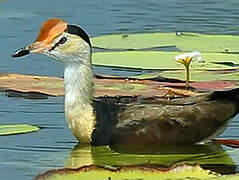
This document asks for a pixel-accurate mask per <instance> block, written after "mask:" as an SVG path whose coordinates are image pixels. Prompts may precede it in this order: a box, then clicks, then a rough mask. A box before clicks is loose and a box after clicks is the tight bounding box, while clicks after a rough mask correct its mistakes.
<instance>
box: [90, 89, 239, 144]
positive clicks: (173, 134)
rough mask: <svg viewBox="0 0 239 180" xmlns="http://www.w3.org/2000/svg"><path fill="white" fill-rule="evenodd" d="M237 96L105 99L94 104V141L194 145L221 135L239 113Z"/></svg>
mask: <svg viewBox="0 0 239 180" xmlns="http://www.w3.org/2000/svg"><path fill="white" fill-rule="evenodd" d="M238 95H239V89H234V90H231V91H217V92H214V93H207V94H203V95H198V96H193V97H188V98H182V99H175V100H170V101H168V100H164V99H161V100H159V99H157V100H150V101H149V100H146V99H135V98H128V99H123V98H122V99H121V100H120V101H119V102H112V101H109V99H107V98H106V99H105V100H104V101H102V100H101V101H100V103H97V104H98V106H97V105H96V111H97V121H98V122H99V123H98V124H99V125H100V126H97V128H96V132H98V133H95V135H96V134H97V138H93V140H94V142H95V143H96V144H118V145H124V146H126V145H128V146H138V147H139V146H157V145H158V146H171V145H185V144H194V143H197V142H200V141H203V140H206V139H208V138H212V137H214V136H217V135H219V134H220V133H221V132H223V130H224V129H225V128H226V126H227V123H228V122H229V121H230V119H232V118H233V117H234V116H235V115H236V114H237V112H238V111H239V108H238V104H239V103H238V100H239V97H238ZM121 101H123V102H121ZM125 101H126V102H125ZM98 108H100V109H101V110H98ZM99 132H101V133H99ZM103 141H104V142H106V143H103Z"/></svg>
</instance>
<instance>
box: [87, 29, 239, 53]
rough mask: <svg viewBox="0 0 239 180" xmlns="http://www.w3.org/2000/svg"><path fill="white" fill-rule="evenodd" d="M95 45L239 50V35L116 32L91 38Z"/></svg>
mask: <svg viewBox="0 0 239 180" xmlns="http://www.w3.org/2000/svg"><path fill="white" fill-rule="evenodd" d="M91 40H92V43H93V45H94V46H95V47H99V48H105V49H135V50H136V49H137V50H139V49H147V48H153V47H167V46H176V47H177V48H178V49H179V50H181V51H194V50H197V51H201V52H239V36H232V35H206V34H196V33H181V34H180V35H176V33H151V34H149V33H148V34H145V33H144V34H114V35H104V36H99V37H94V38H92V39H91Z"/></svg>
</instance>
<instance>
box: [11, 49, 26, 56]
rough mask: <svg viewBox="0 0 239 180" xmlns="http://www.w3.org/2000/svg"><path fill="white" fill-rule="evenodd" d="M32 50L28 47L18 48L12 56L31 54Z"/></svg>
mask: <svg viewBox="0 0 239 180" xmlns="http://www.w3.org/2000/svg"><path fill="white" fill-rule="evenodd" d="M29 53H30V51H29V50H27V49H26V48H21V49H18V50H16V51H15V52H14V53H13V54H12V57H14V58H15V57H22V56H25V55H27V54H29Z"/></svg>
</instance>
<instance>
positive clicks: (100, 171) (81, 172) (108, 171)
mask: <svg viewBox="0 0 239 180" xmlns="http://www.w3.org/2000/svg"><path fill="white" fill-rule="evenodd" d="M219 176H220V175H219V174H216V173H213V172H212V171H210V170H203V169H202V168H201V167H200V166H198V165H195V166H192V165H186V164H179V165H174V166H172V167H170V168H167V169H160V168H153V167H143V166H122V167H119V168H104V167H100V166H95V165H91V166H84V167H81V168H78V169H59V170H51V171H48V172H46V173H44V174H42V175H39V176H38V177H36V178H35V179H36V180H41V179H44V180H45V179H48V180H61V179H62V180H63V179H71V180H76V179H77V180H78V179H82V180H83V179H92V180H93V179H96V178H97V180H106V179H108V180H111V179H112V180H123V179H129V180H133V179H145V180H146V179H147V180H153V179H162V180H163V179H172V180H173V179H178V178H181V179H183V178H190V179H191V178H197V179H199V180H200V179H206V178H213V177H219Z"/></svg>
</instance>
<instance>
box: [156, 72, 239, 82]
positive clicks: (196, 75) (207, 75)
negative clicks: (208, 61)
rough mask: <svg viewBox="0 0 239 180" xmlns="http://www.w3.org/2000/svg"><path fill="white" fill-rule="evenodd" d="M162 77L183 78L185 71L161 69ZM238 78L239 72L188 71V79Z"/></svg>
mask: <svg viewBox="0 0 239 180" xmlns="http://www.w3.org/2000/svg"><path fill="white" fill-rule="evenodd" d="M160 75H161V76H162V77H163V78H170V79H179V80H185V78H186V77H185V71H163V72H161V73H160ZM217 80H228V81H233V80H239V72H234V73H220V72H213V71H190V81H217Z"/></svg>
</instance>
